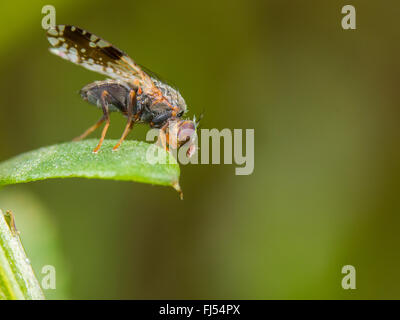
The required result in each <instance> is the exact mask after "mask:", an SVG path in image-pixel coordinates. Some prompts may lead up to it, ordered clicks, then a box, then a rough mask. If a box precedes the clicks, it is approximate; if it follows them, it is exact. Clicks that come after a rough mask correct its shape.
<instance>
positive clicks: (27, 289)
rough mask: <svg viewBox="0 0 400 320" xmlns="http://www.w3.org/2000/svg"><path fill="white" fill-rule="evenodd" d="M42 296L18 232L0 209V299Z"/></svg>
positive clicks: (38, 297)
mask: <svg viewBox="0 0 400 320" xmlns="http://www.w3.org/2000/svg"><path fill="white" fill-rule="evenodd" d="M10 227H11V229H10ZM44 298H45V297H44V295H43V292H42V289H41V288H40V285H39V282H38V280H37V279H36V277H35V274H34V273H33V269H32V266H31V264H30V261H29V259H28V258H27V257H26V254H25V250H24V248H23V246H22V244H21V240H20V238H19V236H18V233H17V232H16V230H13V226H12V225H11V226H9V225H8V224H7V221H6V219H5V216H4V214H3V212H2V211H1V210H0V299H9V300H11V299H18V300H25V299H29V300H42V299H44Z"/></svg>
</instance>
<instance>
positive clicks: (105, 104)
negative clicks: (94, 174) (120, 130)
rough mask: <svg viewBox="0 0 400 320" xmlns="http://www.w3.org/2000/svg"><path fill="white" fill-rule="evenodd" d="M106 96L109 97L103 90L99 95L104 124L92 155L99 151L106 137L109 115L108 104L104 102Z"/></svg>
mask: <svg viewBox="0 0 400 320" xmlns="http://www.w3.org/2000/svg"><path fill="white" fill-rule="evenodd" d="M108 95H109V93H108V92H107V91H106V90H104V91H103V92H102V93H101V108H102V109H103V114H104V116H103V117H104V118H105V121H106V124H105V125H104V128H103V131H102V132H101V138H100V141H99V144H98V145H97V147H96V148H95V149H94V150H93V153H97V152H98V151H99V150H100V147H101V145H102V144H103V141H104V138H105V136H106V133H107V130H108V127H109V126H110V114H109V112H108V103H107V102H106V97H107V96H108Z"/></svg>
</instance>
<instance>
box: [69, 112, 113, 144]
mask: <svg viewBox="0 0 400 320" xmlns="http://www.w3.org/2000/svg"><path fill="white" fill-rule="evenodd" d="M104 120H106V117H105V116H104V115H103V116H102V117H101V118H100V120H99V121H97V122H96V123H95V124H94V125H93V126H91V127H90V128H89V129H87V130H86V131H85V132H84V133H82V134H81V135H80V136H78V137H76V138H74V139H72V141H80V140H83V139H85V138H86V137H87V136H88V135H89V134H91V133H92V132H93V131H94V130H96V129H97V128H98V127H100V126H101V124H102V123H103V122H104Z"/></svg>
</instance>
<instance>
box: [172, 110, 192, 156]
mask: <svg viewBox="0 0 400 320" xmlns="http://www.w3.org/2000/svg"><path fill="white" fill-rule="evenodd" d="M197 125H198V122H196V118H194V119H193V120H188V119H180V118H171V119H169V121H168V127H167V129H166V134H167V141H168V144H169V146H170V147H171V148H174V149H178V148H180V147H182V146H183V145H185V146H187V147H188V149H187V151H186V156H187V157H188V158H190V157H191V156H193V154H194V153H195V152H196V143H195V142H196V137H197V133H196V128H197Z"/></svg>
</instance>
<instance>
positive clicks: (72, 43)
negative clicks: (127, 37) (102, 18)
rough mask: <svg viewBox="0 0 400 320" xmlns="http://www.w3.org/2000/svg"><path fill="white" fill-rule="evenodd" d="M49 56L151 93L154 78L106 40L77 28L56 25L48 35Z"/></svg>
mask: <svg viewBox="0 0 400 320" xmlns="http://www.w3.org/2000/svg"><path fill="white" fill-rule="evenodd" d="M47 38H48V40H49V42H50V44H51V45H52V48H50V52H52V53H53V54H55V55H58V56H60V57H61V58H63V59H66V60H69V61H71V62H73V63H75V64H78V65H81V66H82V67H84V68H86V69H89V70H92V71H96V72H98V73H101V74H104V75H106V76H108V77H111V78H114V79H122V80H124V81H127V82H130V83H133V82H135V81H136V82H137V81H138V82H139V84H140V85H141V86H142V87H144V88H149V89H151V88H152V87H154V84H153V82H152V80H151V78H150V77H149V76H148V75H147V74H146V73H145V72H144V71H142V69H141V68H140V67H139V66H138V65H137V64H136V63H135V62H134V61H133V60H132V59H131V58H130V57H129V56H128V55H127V54H125V53H124V52H123V51H121V50H120V49H118V48H116V47H114V46H113V45H112V44H111V43H109V42H107V41H105V40H104V39H102V38H100V37H98V36H96V35H94V34H92V33H90V32H88V31H86V30H83V29H81V28H78V27H75V26H68V25H57V26H55V28H51V29H49V30H48V31H47Z"/></svg>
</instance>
